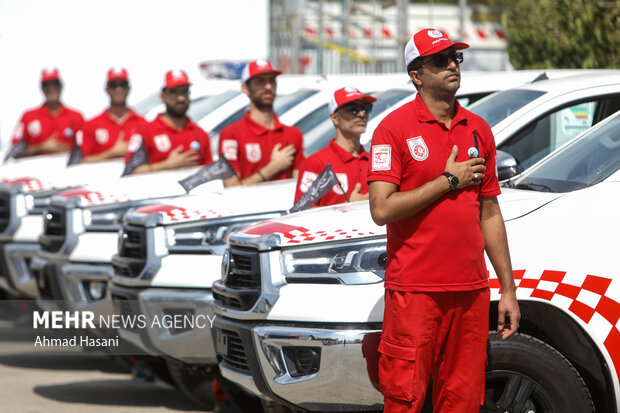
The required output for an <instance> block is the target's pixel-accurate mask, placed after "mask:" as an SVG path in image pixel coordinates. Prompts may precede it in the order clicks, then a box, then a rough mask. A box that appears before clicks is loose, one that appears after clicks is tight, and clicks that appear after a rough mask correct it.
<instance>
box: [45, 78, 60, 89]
mask: <svg viewBox="0 0 620 413" xmlns="http://www.w3.org/2000/svg"><path fill="white" fill-rule="evenodd" d="M52 86H55V87H60V80H46V81H45V82H41V87H44V88H48V87H52Z"/></svg>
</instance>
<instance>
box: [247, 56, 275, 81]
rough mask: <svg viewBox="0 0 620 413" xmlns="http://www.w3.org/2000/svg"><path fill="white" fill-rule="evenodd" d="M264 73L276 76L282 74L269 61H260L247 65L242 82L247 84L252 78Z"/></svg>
mask: <svg viewBox="0 0 620 413" xmlns="http://www.w3.org/2000/svg"><path fill="white" fill-rule="evenodd" d="M263 73H273V74H275V75H276V76H277V75H280V74H282V72H280V71H279V70H276V69H274V67H273V65H272V64H271V62H270V61H269V60H265V59H258V60H254V61H253V62H250V63H248V64H247V65H245V67H244V68H243V72H242V73H241V81H242V82H244V83H245V82H247V81H248V80H249V79H250V78H252V77H254V76H256V75H262V74H263Z"/></svg>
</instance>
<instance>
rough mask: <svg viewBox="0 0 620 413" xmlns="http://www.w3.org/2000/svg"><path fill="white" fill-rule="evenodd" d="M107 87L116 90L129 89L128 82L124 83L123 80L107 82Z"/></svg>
mask: <svg viewBox="0 0 620 413" xmlns="http://www.w3.org/2000/svg"><path fill="white" fill-rule="evenodd" d="M108 87H109V88H110V89H116V88H117V87H120V88H123V89H127V88H128V87H129V82H127V81H125V80H119V81H116V82H115V81H112V82H108Z"/></svg>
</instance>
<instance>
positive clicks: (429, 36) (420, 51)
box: [405, 28, 469, 66]
mask: <svg viewBox="0 0 620 413" xmlns="http://www.w3.org/2000/svg"><path fill="white" fill-rule="evenodd" d="M448 47H454V48H455V49H456V50H461V49H467V48H468V47H469V45H468V44H467V43H463V42H452V41H451V40H450V38H449V37H448V35H447V34H445V33H442V32H440V31H439V30H437V29H432V28H430V29H423V30H420V31H419V32H417V33H416V34H414V35H413V36H411V39H409V41H408V42H407V44H406V45H405V65H407V66H409V63H411V62H413V61H414V60H415V59H416V58H417V57H420V56H430V55H432V54H435V53H439V52H441V51H442V50H444V49H447V48H448Z"/></svg>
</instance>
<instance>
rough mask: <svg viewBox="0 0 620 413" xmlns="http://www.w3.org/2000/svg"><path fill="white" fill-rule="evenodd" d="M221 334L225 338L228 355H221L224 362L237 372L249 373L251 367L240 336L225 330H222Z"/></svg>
mask: <svg viewBox="0 0 620 413" xmlns="http://www.w3.org/2000/svg"><path fill="white" fill-rule="evenodd" d="M221 334H222V336H224V337H225V339H224V341H225V343H226V346H227V348H226V354H221V357H222V360H223V361H224V362H226V364H228V365H229V366H230V367H232V368H234V369H236V370H241V371H243V372H246V373H249V372H250V365H249V363H248V358H247V356H246V354H245V350H244V349H243V343H242V341H241V337H239V334H237V333H235V332H234V331H230V330H225V329H223V330H221Z"/></svg>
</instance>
